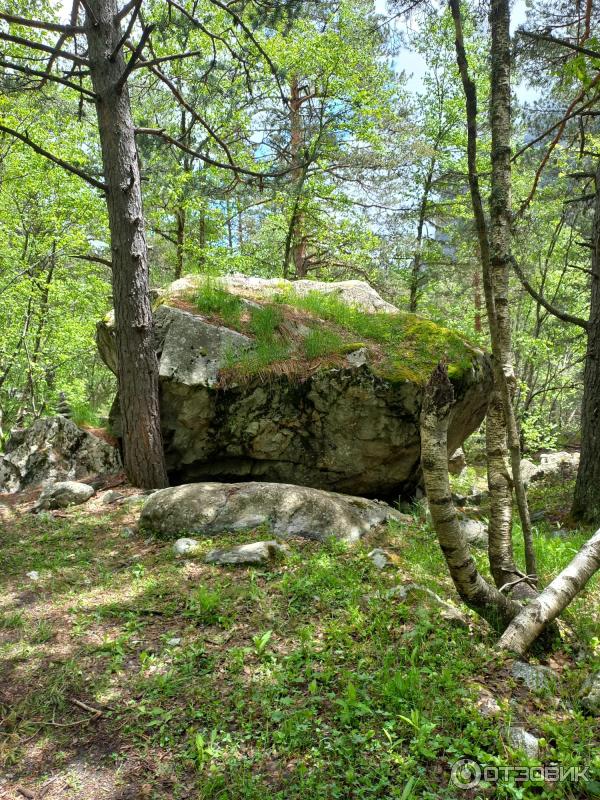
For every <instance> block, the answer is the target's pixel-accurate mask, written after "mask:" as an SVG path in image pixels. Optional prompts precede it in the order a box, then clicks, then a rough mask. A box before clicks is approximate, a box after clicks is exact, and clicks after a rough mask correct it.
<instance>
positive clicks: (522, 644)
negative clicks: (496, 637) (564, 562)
mask: <svg viewBox="0 0 600 800" xmlns="http://www.w3.org/2000/svg"><path fill="white" fill-rule="evenodd" d="M598 569H600V530H598V531H596V533H595V534H594V535H593V536H592V538H591V539H590V540H589V541H588V542H586V544H585V545H584V546H583V547H582V548H581V550H580V551H579V553H577V555H576V556H575V558H574V559H573V560H572V561H571V563H570V564H569V565H568V566H567V567H566V568H565V569H564V570H563V571H562V572H561V573H560V575H557V577H556V578H555V579H554V580H553V581H552V583H551V584H550V585H549V586H547V587H546V588H545V589H544V591H543V592H542V593H541V594H540V595H538V597H536V598H535V599H534V600H532V601H531V602H530V603H529V604H528V605H527V606H525V608H524V609H523V610H522V611H521V612H520V613H519V614H518V615H517V616H516V617H515V618H514V619H513V621H512V622H511V624H510V625H509V626H508V628H507V629H506V630H505V631H504V634H503V635H502V637H501V638H500V641H499V642H498V646H499V647H501V648H503V649H505V650H510V651H511V652H514V653H518V654H519V655H522V654H523V653H525V652H526V651H527V649H528V648H529V647H530V645H531V644H532V643H533V642H534V641H535V640H536V639H537V637H538V636H539V635H540V634H541V633H542V631H543V630H544V629H545V628H546V626H547V625H548V623H550V622H552V621H553V620H554V619H556V617H558V615H559V614H560V613H561V612H562V611H563V610H564V609H565V608H566V607H567V606H568V605H569V603H570V602H571V600H573V598H574V597H575V596H576V595H577V594H578V593H579V592H580V591H581V590H582V589H583V587H584V586H585V585H586V583H587V582H588V581H589V579H590V578H591V577H592V575H593V574H594V573H595V572H596V571H597V570H598Z"/></svg>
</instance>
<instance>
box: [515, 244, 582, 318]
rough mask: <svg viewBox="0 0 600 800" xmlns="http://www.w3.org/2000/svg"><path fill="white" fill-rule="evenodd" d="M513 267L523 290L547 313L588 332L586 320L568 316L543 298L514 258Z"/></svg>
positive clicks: (571, 315) (572, 315)
mask: <svg viewBox="0 0 600 800" xmlns="http://www.w3.org/2000/svg"><path fill="white" fill-rule="evenodd" d="M512 266H513V269H514V271H515V274H516V276H517V277H518V279H519V280H520V281H521V284H522V285H523V288H524V289H525V290H526V291H527V292H528V293H529V294H530V295H531V296H532V297H533V299H534V300H536V301H537V302H538V303H539V304H540V305H541V306H543V307H544V308H545V309H546V311H549V312H550V313H551V314H552V315H553V316H555V317H556V318H557V319H560V320H562V321H563V322H568V323H570V324H571V325H577V326H578V327H580V328H583V330H584V331H587V330H588V327H589V325H588V322H587V321H586V320H585V319H582V318H581V317H577V316H575V315H574V314H568V313H567V312H566V311H561V310H560V309H559V308H556V306H554V305H552V303H550V302H548V300H546V298H545V297H543V296H542V295H541V294H540V293H539V292H538V291H537V290H536V289H534V288H533V286H532V285H531V284H530V283H529V281H528V280H527V278H526V277H525V275H524V273H523V270H522V269H521V267H520V266H519V265H518V264H517V261H516V259H514V258H513V259H512Z"/></svg>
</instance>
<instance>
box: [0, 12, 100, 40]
mask: <svg viewBox="0 0 600 800" xmlns="http://www.w3.org/2000/svg"><path fill="white" fill-rule="evenodd" d="M0 19H3V20H4V21H5V22H8V23H9V24H11V25H22V26H23V27H24V28H39V29H41V30H44V31H58V33H64V34H67V35H73V34H75V33H83V32H84V29H83V28H82V27H80V26H79V25H60V24H59V23H58V22H44V21H43V20H40V19H25V17H17V16H15V15H14V14H6V13H5V12H4V11H0Z"/></svg>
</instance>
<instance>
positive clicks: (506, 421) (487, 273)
mask: <svg viewBox="0 0 600 800" xmlns="http://www.w3.org/2000/svg"><path fill="white" fill-rule="evenodd" d="M498 3H501V4H504V3H505V0H494V4H493V5H494V8H495V6H497V5H498ZM450 10H451V12H452V18H453V21H454V27H455V31H456V42H455V44H456V60H457V63H458V68H459V72H460V76H461V80H462V84H463V90H464V94H465V103H466V112H467V161H468V178H469V190H470V194H471V204H472V206H473V216H474V220H475V229H476V232H477V239H478V242H479V256H480V259H481V273H482V278H483V291H484V297H485V305H486V312H487V318H488V324H489V329H490V338H491V343H492V355H493V363H494V384H495V387H496V391H497V392H498V393H499V396H500V397H501V398H502V406H503V410H504V414H503V415H502V416H503V419H501V418H500V417H499V416H498V415H495V416H492V424H493V425H496V426H497V428H498V430H497V431H496V432H494V434H493V436H494V439H495V441H497V442H499V441H500V438H501V437H502V439H503V440H504V442H506V436H507V427H508V428H509V430H510V431H511V432H512V433H513V434H514V433H516V431H517V428H516V420H515V416H514V409H513V405H512V396H511V392H510V388H509V381H508V379H507V376H506V375H505V373H504V370H503V368H502V367H503V364H509V365H511V369H512V357H511V356H510V351H508V352H507V351H506V349H503V342H504V348H506V343H507V340H506V331H503V335H501V333H500V327H499V326H498V324H497V310H496V291H495V286H494V282H493V276H492V250H491V243H490V237H489V233H488V225H487V220H486V218H485V213H484V210H483V201H482V198H481V191H480V188H479V176H478V172H477V90H476V87H475V84H474V83H473V81H472V80H471V77H470V75H469V65H468V62H467V56H466V52H465V46H464V39H463V32H462V19H461V14H460V2H459V0H450ZM505 12H506V13H505V14H504V16H503V18H502V25H503V26H504V27H505V25H506V22H507V20H508V16H507V14H508V10H507V9H505ZM495 24H496V25H497V24H498V21H497V19H496V20H495ZM504 27H503V31H502V35H505V34H506V33H507V32H506V31H505V30H504ZM503 52H504V45H503ZM501 73H502V74H500V75H499V77H498V80H500V81H501V82H502V83H503V88H502V92H501V97H502V100H501V101H499V100H497V102H501V103H503V104H504V106H505V105H506V100H507V98H506V89H507V86H508V91H509V95H508V100H509V101H510V78H508V85H507V76H506V64H505V63H504V62H502V71H501ZM493 113H494V112H492V116H493ZM507 113H508V124H509V134H510V107H509V108H508V112H507V109H506V107H504V109H503V113H501V114H500V119H496V121H495V125H494V127H495V130H496V139H495V142H494V144H495V146H496V147H497V148H498V152H497V153H496V157H495V159H494V165H493V167H494V178H495V183H494V188H493V190H492V191H493V192H494V191H496V196H495V199H494V200H493V202H492V207H493V208H494V214H495V216H496V219H495V222H496V225H497V226H498V227H499V230H498V231H496V232H495V235H494V248H495V250H494V257H495V263H496V264H503V263H504V254H503V251H502V249H501V248H506V246H507V245H508V247H509V248H510V238H508V239H507V238H506V235H507V231H506V229H505V221H506V215H507V214H508V219H510V192H509V188H508V192H509V193H508V195H507V187H506V177H507V176H506V153H507V151H506V141H505V138H506V117H507ZM508 146H510V144H509V145H508ZM493 147H494V145H493ZM492 149H493V148H492ZM508 157H509V167H508V168H509V172H508V180H509V182H510V149H509V150H508ZM493 158H494V156H493ZM507 202H508V207H507ZM508 234H510V230H509V231H508ZM509 254H510V250H509ZM503 291H504V289H503V287H502V285H501V286H500V290H499V299H500V303H501V305H503V306H504V307H503V310H502V317H503V321H502V324H503V325H504V324H505V323H506V321H508V323H509V326H510V319H509V317H508V296H507V294H505V297H506V302H504V300H503V298H502V294H503ZM508 332H509V335H510V327H509V329H508ZM503 336H504V339H503ZM508 343H510V338H509V339H508ZM489 424H490V420H489V419H488V426H489ZM514 445H515V442H514V437H513V438H512V439H510V447H511V463H512V467H513V478H514V477H515V474H516V476H517V478H519V479H520V449H519V441H518V435H517V436H516V448H517V450H516V452H517V453H518V454H519V457H518V459H517V461H518V463H516V464H515V459H514V458H513V457H512V456H513V454H514V453H515V449H514ZM505 447H506V445H505V444H504V445H503V446H502V450H503V452H504V450H505ZM488 469H489V465H488ZM515 471H516V472H515ZM488 481H489V486H490V492H492V491H493V489H494V487H495V486H496V485H497V481H496V480H495V479H491V480H490V479H489V478H488ZM521 487H522V482H521ZM519 498H520V500H521V501H522V500H523V499H525V506H524V507H523V504H522V502H520V501H519ZM517 499H518V501H519V512H520V513H521V514H522V523H523V534H524V539H525V549H526V553H527V554H528V558H527V571H528V572H530V574H532V575H533V574H535V569H533V571H532V570H531V569H530V567H531V566H532V556H533V553H532V548H531V547H530V542H531V526H530V524H529V527H528V525H527V523H528V521H529V514H528V512H527V502H526V498H525V494H524V491H523V492H522V493H519V492H517ZM506 502H507V500H506V498H503V497H502V495H499V496H498V497H497V498H496V502H495V505H494V504H492V510H494V508H496V510H498V509H500V503H504V504H506ZM502 513H503V515H506V513H508V512H507V511H504V512H502ZM502 529H503V522H502V520H499V521H498V522H497V524H492V525H490V536H493V535H495V532H497V531H500V532H501V531H502ZM507 541H508V540H507V539H506V537H503V538H502V539H501V540H499V541H498V542H497V543H493V544H492V550H493V552H496V553H499V551H500V547H501V546H502V542H504V544H505V545H506V543H507ZM511 560H512V554H511V553H508V552H504V553H503V555H502V559H501V564H502V569H505V568H506V566H507V565H508V564H509V562H510V561H511ZM533 567H535V561H533ZM513 569H514V571H515V573H517V574H518V572H517V570H516V567H513Z"/></svg>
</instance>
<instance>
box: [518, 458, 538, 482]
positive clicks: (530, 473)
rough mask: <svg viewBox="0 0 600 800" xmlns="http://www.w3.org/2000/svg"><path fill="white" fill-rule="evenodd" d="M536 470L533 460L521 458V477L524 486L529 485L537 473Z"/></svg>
mask: <svg viewBox="0 0 600 800" xmlns="http://www.w3.org/2000/svg"><path fill="white" fill-rule="evenodd" d="M537 472H538V467H537V464H534V463H533V461H530V460H529V459H528V458H522V459H521V478H522V479H523V483H524V484H525V486H529V484H530V483H531V481H532V480H533V479H534V477H535V476H536V475H537Z"/></svg>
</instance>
